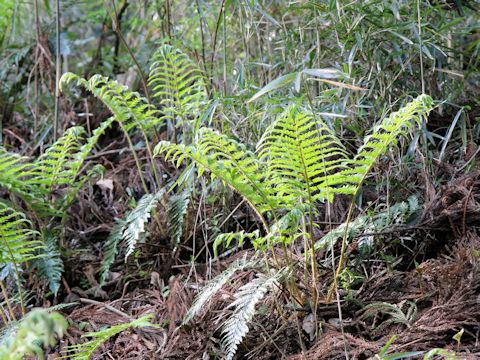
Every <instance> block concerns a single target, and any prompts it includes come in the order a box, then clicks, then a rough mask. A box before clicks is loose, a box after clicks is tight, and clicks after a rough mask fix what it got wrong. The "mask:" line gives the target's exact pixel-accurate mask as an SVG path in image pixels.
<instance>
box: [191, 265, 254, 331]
mask: <svg viewBox="0 0 480 360" xmlns="http://www.w3.org/2000/svg"><path fill="white" fill-rule="evenodd" d="M254 264H255V262H254V261H252V260H250V261H247V260H246V259H245V258H243V259H240V260H237V261H235V262H234V263H233V264H232V265H230V266H229V267H228V269H226V270H225V271H223V272H222V273H221V274H219V275H217V276H216V277H214V278H213V279H211V280H210V281H209V282H208V283H207V284H205V285H204V286H203V288H202V291H201V292H200V293H199V294H198V295H197V296H196V297H195V300H194V301H193V304H192V306H191V307H190V309H189V310H188V311H187V313H186V314H185V317H184V319H183V323H184V324H187V323H188V322H190V321H191V320H192V319H193V318H194V317H195V316H197V315H198V314H199V313H200V311H201V310H202V309H203V308H204V306H205V305H206V304H207V302H209V301H210V299H212V297H213V296H214V295H215V294H216V293H217V292H218V291H219V290H220V289H221V288H222V287H223V285H225V284H226V283H227V281H228V280H230V278H231V277H232V276H233V275H234V274H235V273H236V272H237V271H240V270H243V269H245V268H247V267H251V266H253V265H254Z"/></svg>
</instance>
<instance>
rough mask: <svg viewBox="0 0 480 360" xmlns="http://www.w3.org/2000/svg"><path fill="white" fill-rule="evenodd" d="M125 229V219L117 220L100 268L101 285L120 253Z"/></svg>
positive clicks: (105, 246)
mask: <svg viewBox="0 0 480 360" xmlns="http://www.w3.org/2000/svg"><path fill="white" fill-rule="evenodd" d="M124 229H125V221H123V220H117V222H116V223H115V225H114V226H113V228H112V230H111V231H110V235H109V236H108V238H107V241H106V242H105V245H104V255H103V261H102V266H101V269H100V286H101V285H103V284H104V283H105V280H106V279H107V276H108V272H109V271H110V267H111V266H112V264H113V263H114V262H115V258H116V257H117V255H118V246H119V244H120V242H121V241H122V238H123V231H124Z"/></svg>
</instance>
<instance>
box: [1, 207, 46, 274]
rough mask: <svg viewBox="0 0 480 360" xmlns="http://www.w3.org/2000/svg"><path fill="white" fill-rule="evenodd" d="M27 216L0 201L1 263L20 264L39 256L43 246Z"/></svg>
mask: <svg viewBox="0 0 480 360" xmlns="http://www.w3.org/2000/svg"><path fill="white" fill-rule="evenodd" d="M31 227H32V224H31V223H30V221H29V220H27V218H26V216H25V215H24V214H23V213H21V212H19V211H16V210H14V209H12V208H11V207H9V206H7V205H6V204H4V203H2V202H0V264H8V263H12V264H15V265H16V264H20V263H24V262H27V261H30V260H33V259H35V258H37V256H38V255H37V251H38V250H39V249H41V248H42V244H41V242H40V241H38V240H35V237H36V235H37V233H36V232H35V231H33V230H31Z"/></svg>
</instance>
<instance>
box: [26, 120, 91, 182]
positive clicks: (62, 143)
mask: <svg viewBox="0 0 480 360" xmlns="http://www.w3.org/2000/svg"><path fill="white" fill-rule="evenodd" d="M84 134H85V130H84V129H83V127H81V126H76V127H71V128H69V129H67V130H66V131H65V133H64V134H63V136H62V137H61V138H59V139H58V140H57V141H56V142H55V143H54V144H53V145H52V146H50V147H49V148H48V149H47V150H46V151H45V153H44V154H42V155H41V156H40V157H39V158H38V159H37V160H36V161H35V162H34V168H35V172H36V174H35V176H34V177H32V179H30V180H29V183H31V184H35V185H37V186H41V187H43V188H45V189H52V188H53V187H54V186H60V185H71V184H73V182H74V180H75V177H76V176H77V173H78V171H79V169H80V166H81V162H80V161H79V160H80V159H76V156H75V155H76V154H77V152H78V151H79V150H80V145H81V142H82V141H83V139H84Z"/></svg>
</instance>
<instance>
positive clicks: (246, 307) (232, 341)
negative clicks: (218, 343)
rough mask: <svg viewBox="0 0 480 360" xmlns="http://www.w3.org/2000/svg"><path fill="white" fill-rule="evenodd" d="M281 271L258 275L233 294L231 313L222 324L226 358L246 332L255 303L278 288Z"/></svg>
mask: <svg viewBox="0 0 480 360" xmlns="http://www.w3.org/2000/svg"><path fill="white" fill-rule="evenodd" d="M283 275H284V272H283V271H278V272H277V271H276V272H274V273H273V274H272V275H269V276H267V275H263V274H260V275H258V277H257V278H255V279H254V280H252V281H250V282H249V283H248V284H245V285H243V286H242V287H241V288H240V289H239V291H238V292H237V293H236V294H235V301H234V302H233V303H231V304H230V305H229V306H228V308H233V314H232V315H231V316H230V317H229V318H228V320H227V321H225V323H224V325H223V330H222V332H223V334H224V337H223V345H224V348H225V350H226V352H227V356H226V359H227V360H232V359H233V357H234V356H235V353H236V352H237V348H238V345H239V344H240V343H241V342H242V340H243V338H244V337H245V335H247V333H248V324H249V323H250V321H251V320H252V319H253V316H254V315H255V309H256V306H257V304H258V303H259V301H260V300H262V299H263V297H264V296H265V295H266V294H267V292H268V291H272V290H276V289H279V287H280V283H279V280H280V278H281V277H282V276H283Z"/></svg>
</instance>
